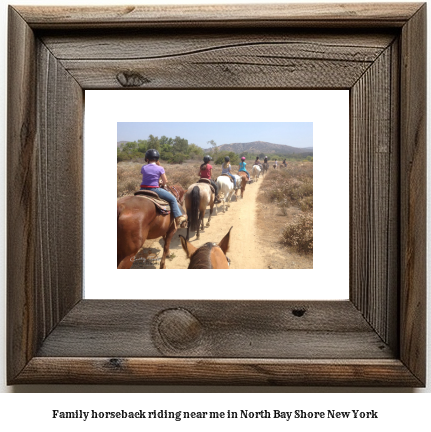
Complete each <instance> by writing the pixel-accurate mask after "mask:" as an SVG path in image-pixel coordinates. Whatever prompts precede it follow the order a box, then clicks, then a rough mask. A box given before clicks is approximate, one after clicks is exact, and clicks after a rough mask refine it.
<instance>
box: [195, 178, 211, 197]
mask: <svg viewBox="0 0 431 432" xmlns="http://www.w3.org/2000/svg"><path fill="white" fill-rule="evenodd" d="M198 183H206V184H207V185H208V186H209V187H210V188H211V192H212V193H213V194H215V190H214V187H213V186H212V184H211V180H210V179H206V178H201V179H199V181H198Z"/></svg>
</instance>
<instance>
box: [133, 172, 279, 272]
mask: <svg viewBox="0 0 431 432" xmlns="http://www.w3.org/2000/svg"><path fill="white" fill-rule="evenodd" d="M261 183H262V179H259V180H258V181H257V182H254V183H252V184H248V185H247V186H246V189H245V192H244V198H243V199H241V198H240V197H239V196H240V193H238V197H239V198H238V201H235V198H233V200H232V201H231V203H230V207H229V209H228V210H227V211H226V213H223V211H222V206H221V204H217V213H216V210H215V209H214V211H213V215H212V218H211V222H210V223H211V226H209V227H205V229H204V231H203V232H202V231H201V233H200V239H199V240H196V234H195V233H190V242H191V243H192V244H193V245H194V246H196V247H199V246H202V245H203V244H204V243H207V242H215V243H218V242H219V241H220V240H221V239H222V238H223V237H224V236H225V235H226V234H227V232H228V231H229V229H230V227H232V226H233V228H232V231H231V237H230V247H229V251H228V253H227V256H228V257H229V258H230V259H231V267H230V268H232V269H263V268H268V259H267V258H266V257H268V258H269V257H270V256H271V255H272V253H273V251H272V250H271V248H269V247H265V245H263V244H262V243H261V242H259V241H258V231H257V224H256V206H257V195H258V192H259V187H260V184H261ZM208 215H209V208H207V211H206V214H205V219H204V223H205V224H206V223H207V221H208ZM186 232H187V230H186V229H180V230H178V231H177V232H176V233H175V236H174V238H173V239H172V242H171V247H170V250H171V254H172V253H173V258H171V259H167V260H166V266H167V268H168V269H186V268H187V267H188V264H189V261H188V259H187V258H186V254H185V252H184V251H183V249H182V247H181V242H180V238H179V235H180V234H181V235H183V236H184V237H185V236H186ZM162 245H163V239H156V240H148V241H146V242H145V245H144V249H143V250H141V251H140V252H139V253H138V254H137V256H136V260H135V263H134V264H133V267H132V268H158V265H157V263H156V262H157V259H156V260H155V261H154V265H151V264H149V263H148V260H145V257H146V256H148V253H150V254H151V255H150V257H161V255H162ZM150 257H148V258H150Z"/></svg>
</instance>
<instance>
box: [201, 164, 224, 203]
mask: <svg viewBox="0 0 431 432" xmlns="http://www.w3.org/2000/svg"><path fill="white" fill-rule="evenodd" d="M210 160H211V156H210V155H206V156H204V163H203V164H202V165H201V166H200V167H199V177H200V178H206V179H208V180H210V182H211V186H212V187H213V188H214V191H215V199H214V204H219V203H220V202H221V201H220V200H219V198H218V187H217V184H216V182H215V181H214V180H213V179H212V178H211V176H212V169H213V167H212V165H210V164H209V162H210Z"/></svg>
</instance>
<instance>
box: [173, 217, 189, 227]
mask: <svg viewBox="0 0 431 432" xmlns="http://www.w3.org/2000/svg"><path fill="white" fill-rule="evenodd" d="M175 223H176V225H177V228H187V216H184V215H181V216H178V217H177V218H175Z"/></svg>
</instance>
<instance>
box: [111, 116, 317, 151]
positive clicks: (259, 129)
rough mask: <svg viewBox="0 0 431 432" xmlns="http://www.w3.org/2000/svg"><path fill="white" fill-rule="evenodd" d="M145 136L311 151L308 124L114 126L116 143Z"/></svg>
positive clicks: (150, 124) (132, 123)
mask: <svg viewBox="0 0 431 432" xmlns="http://www.w3.org/2000/svg"><path fill="white" fill-rule="evenodd" d="M149 135H154V136H157V137H159V138H160V137H161V136H163V135H165V136H167V137H168V138H175V137H176V136H179V137H181V138H185V139H187V140H188V142H189V144H196V145H198V146H200V147H202V148H208V147H210V145H209V144H208V141H210V140H214V141H215V142H216V144H217V145H222V144H232V143H246V142H253V141H265V142H269V143H272V144H285V145H289V146H292V147H313V123H312V122H277V123H275V122H274V123H271V122H268V123H259V122H254V123H251V122H250V123H245V122H243V123H239V122H220V123H217V122H213V123H211V122H178V123H166V122H118V123H117V141H137V140H140V139H142V140H143V139H147V138H148V136H149Z"/></svg>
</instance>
